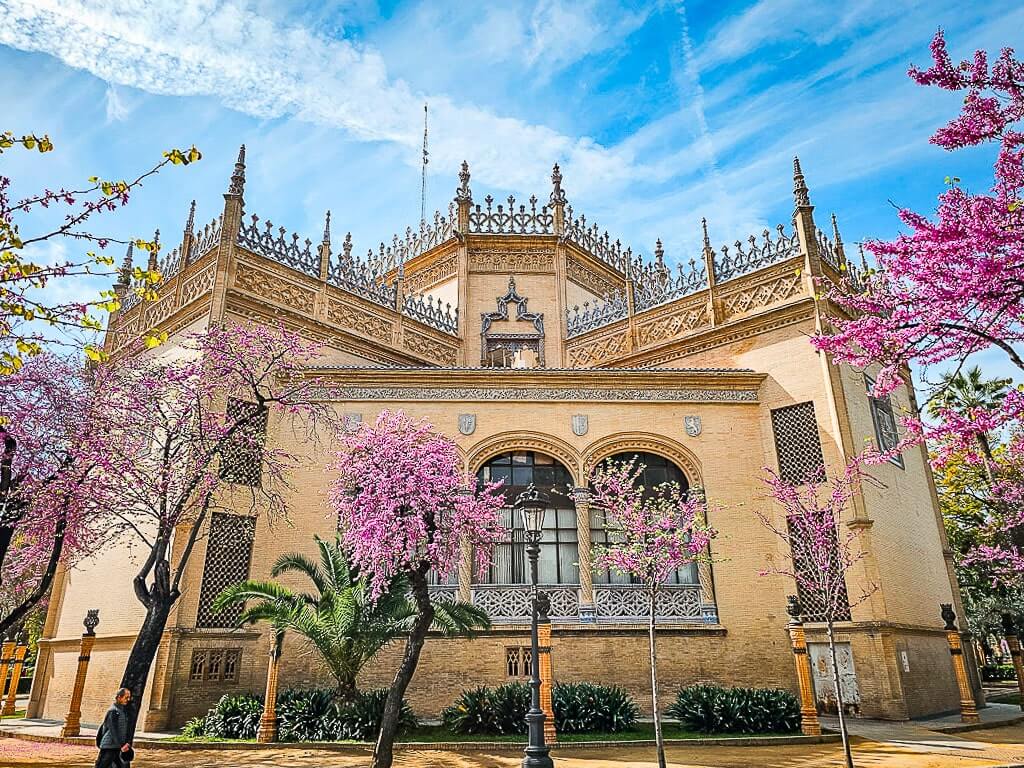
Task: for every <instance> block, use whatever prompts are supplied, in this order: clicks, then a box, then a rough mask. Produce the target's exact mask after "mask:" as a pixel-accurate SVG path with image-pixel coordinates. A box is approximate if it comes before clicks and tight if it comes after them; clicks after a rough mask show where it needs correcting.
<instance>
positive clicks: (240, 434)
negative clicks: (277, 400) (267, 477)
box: [220, 397, 267, 487]
mask: <svg viewBox="0 0 1024 768" xmlns="http://www.w3.org/2000/svg"><path fill="white" fill-rule="evenodd" d="M258 408H259V406H258V405H257V404H256V403H249V402H246V401H245V400H239V399H237V398H234V397H232V398H230V399H229V400H228V407H227V423H228V424H229V425H231V424H235V423H239V422H242V426H241V427H240V428H239V429H238V430H237V431H236V432H235V433H234V434H233V435H232V436H231V438H230V439H229V440H228V441H227V444H226V445H225V446H224V451H223V453H222V454H221V461H220V476H221V477H222V478H224V479H225V480H227V481H228V482H230V483H238V484H239V485H249V486H253V487H255V486H258V485H259V484H260V476H261V475H262V470H263V442H264V440H265V439H266V435H267V411H266V410H263V411H259V410H258ZM246 420H247V421H246Z"/></svg>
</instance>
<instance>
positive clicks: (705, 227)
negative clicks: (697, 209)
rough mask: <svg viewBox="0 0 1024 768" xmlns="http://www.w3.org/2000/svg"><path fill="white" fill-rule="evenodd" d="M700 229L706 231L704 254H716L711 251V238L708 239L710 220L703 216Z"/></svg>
mask: <svg viewBox="0 0 1024 768" xmlns="http://www.w3.org/2000/svg"><path fill="white" fill-rule="evenodd" d="M700 227H701V229H703V230H704V252H705V253H714V251H713V250H712V249H711V238H710V237H708V220H707V219H705V218H704V217H703V216H702V217H701V220H700Z"/></svg>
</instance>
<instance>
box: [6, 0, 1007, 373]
mask: <svg viewBox="0 0 1024 768" xmlns="http://www.w3.org/2000/svg"><path fill="white" fill-rule="evenodd" d="M939 27H941V28H943V29H944V30H945V32H946V37H947V40H948V43H949V47H950V50H951V53H952V54H953V56H954V58H964V57H967V56H970V55H971V53H972V52H973V51H974V49H976V48H987V49H988V50H990V51H996V50H998V49H999V48H1000V47H1002V46H1004V45H1012V44H1013V43H1014V42H1016V41H1015V40H1014V36H1015V33H1014V32H1013V30H1020V29H1021V28H1024V6H1022V5H1021V4H1020V3H1016V2H976V3H966V2H963V1H962V0H957V1H950V2H946V1H945V0H930V2H927V3H925V2H921V3H917V2H899V1H898V0H886V1H885V2H882V1H881V0H861V1H860V2H850V3H842V2H811V3H808V2H806V0H755V1H754V2H750V1H749V0H747V1H745V2H744V1H741V0H704V1H703V2H701V1H699V0H679V1H678V2H647V3H645V2H633V3H615V2H601V1H600V0H577V1H576V2H569V1H568V0H566V1H563V0H535V1H531V2H516V0H505V1H504V2H501V3H469V2H442V1H441V0H433V1H432V2H431V1H427V0H417V1H414V2H372V1H371V0H351V1H348V0H333V1H332V0H327V1H325V2H286V1H285V0H176V1H175V2H157V1H155V0H122V1H121V2H114V1H113V0H77V1H76V0H62V1H55V0H30V1H29V2H21V0H0V69H2V71H3V72H4V85H5V94H4V97H3V98H4V112H5V117H6V120H5V121H4V123H5V124H4V125H3V129H5V130H8V129H9V130H12V131H14V132H15V133H18V134H21V133H27V132H33V131H34V132H36V133H39V134H42V133H48V134H49V135H50V137H51V138H52V140H53V142H54V144H55V147H56V149H55V151H54V152H52V153H50V154H47V155H44V156H40V155H37V154H29V153H24V152H22V153H11V152H7V153H5V154H4V155H3V156H2V160H0V162H2V165H0V172H2V173H4V174H5V175H9V176H11V177H12V178H13V180H14V182H13V193H14V194H15V195H19V194H29V193H30V192H33V191H35V190H38V189H39V188H41V187H51V188H52V187H59V186H71V185H73V184H80V183H82V182H83V181H84V180H85V179H86V178H88V177H89V176H92V175H99V176H102V177H105V178H121V177H129V176H131V175H132V173H133V172H138V171H140V170H143V169H145V168H147V167H149V166H151V165H152V164H154V163H155V162H157V161H158V160H159V159H160V156H161V154H162V152H163V151H165V150H167V149H169V148H171V147H180V148H186V147H188V146H189V145H192V144H195V145H196V146H197V147H198V148H199V149H200V150H201V151H202V152H203V155H204V157H203V159H202V160H201V161H200V162H199V163H197V164H194V165H191V166H188V167H185V168H181V167H176V168H172V169H168V170H167V171H165V172H163V173H161V174H160V175H159V176H158V177H156V178H155V179H152V180H150V181H147V183H146V184H145V187H144V189H142V190H141V191H140V192H139V193H138V194H137V195H136V196H135V197H133V199H132V201H131V203H130V205H129V207H128V208H126V209H125V210H124V211H122V212H120V213H118V214H116V215H112V216H108V217H106V218H105V219H104V220H103V222H102V226H100V225H99V223H97V226H95V227H94V229H95V230H97V231H100V230H102V231H103V232H106V233H109V234H111V235H115V236H121V237H127V236H132V237H143V238H147V239H148V238H149V237H150V235H151V233H152V231H153V230H154V229H155V228H160V230H161V232H162V237H161V240H162V242H163V243H164V244H165V248H167V249H168V250H169V249H170V248H171V247H173V246H174V245H175V244H177V242H178V241H179V240H180V237H181V235H180V233H181V230H182V228H183V226H184V223H185V218H186V215H187V211H188V205H189V201H191V200H192V199H196V200H197V201H198V213H197V219H198V220H199V221H207V220H209V219H211V218H213V217H214V216H216V215H218V214H219V213H220V212H221V210H222V207H223V198H222V197H221V195H222V194H223V192H225V191H226V190H227V183H228V177H229V175H230V173H231V169H232V165H233V163H234V159H235V156H236V155H237V152H238V146H239V145H240V144H242V143H245V145H246V147H247V161H248V163H247V182H246V190H245V202H246V211H247V213H256V214H258V215H259V216H260V217H261V218H263V219H268V218H269V219H271V220H272V221H273V222H274V224H275V225H278V224H280V225H282V226H285V227H286V228H287V229H288V230H290V231H294V232H298V233H299V234H300V235H301V236H302V237H303V238H305V237H309V238H310V239H311V240H313V241H314V242H316V241H317V240H318V239H319V237H320V233H321V231H322V229H323V217H324V212H325V210H327V209H330V210H331V211H332V231H333V234H334V237H335V241H336V242H335V250H337V249H338V247H339V245H340V239H341V237H343V236H344V233H345V232H347V231H351V233H352V236H353V240H354V243H355V250H356V252H365V251H366V249H368V248H370V247H373V246H375V245H376V244H378V243H379V242H380V241H381V240H387V241H390V239H391V236H392V234H394V233H401V232H404V230H405V228H406V227H407V226H410V225H415V224H416V223H417V222H418V220H419V210H420V193H421V189H420V163H421V155H422V140H423V104H424V103H427V104H429V108H430V139H429V152H430V162H429V164H428V167H427V171H428V175H427V189H426V198H427V209H428V212H429V211H433V210H434V209H441V210H445V209H447V206H448V202H449V201H450V200H451V199H452V196H453V193H454V190H455V187H456V186H457V183H458V179H457V174H458V166H459V164H460V163H461V161H462V160H467V161H468V162H469V166H470V170H471V173H472V181H471V187H472V189H473V193H474V198H475V199H476V200H477V201H480V200H482V198H483V197H484V195H486V194H488V193H490V194H493V195H494V196H495V197H497V198H504V197H505V196H507V195H508V194H514V195H516V196H517V198H520V199H523V200H525V199H526V198H528V197H529V196H530V194H536V195H537V196H538V197H539V198H541V199H542V200H546V199H547V196H548V194H549V192H550V178H549V177H550V172H551V166H552V164H553V163H555V162H558V163H560V164H561V166H562V171H563V175H564V181H563V187H564V189H565V190H566V193H567V195H568V198H569V202H570V203H571V204H572V205H573V207H574V209H575V210H576V211H577V212H585V213H586V215H587V219H588V220H589V221H596V222H598V223H599V224H600V226H601V227H602V228H604V229H607V230H608V231H609V232H611V234H612V237H613V239H614V238H616V237H618V238H621V239H622V241H623V242H624V243H626V244H629V245H630V246H632V248H633V249H634V251H639V252H641V253H645V254H650V253H651V252H652V251H653V248H654V243H655V240H656V239H658V238H660V239H661V240H662V241H663V242H664V244H665V250H666V258H667V259H668V260H669V261H677V260H681V261H688V260H689V259H690V258H691V257H695V256H697V255H698V254H699V242H700V220H701V218H702V217H706V218H707V220H708V224H709V229H710V233H711V238H712V240H713V241H714V243H715V245H716V247H717V246H720V245H721V244H724V243H729V244H731V243H732V242H733V241H735V240H737V239H740V240H746V238H747V236H748V235H750V234H752V233H755V232H760V231H761V230H762V229H763V228H764V227H765V226H769V227H774V225H775V224H777V223H787V224H788V222H789V219H790V216H791V213H792V206H793V202H792V192H791V190H792V159H793V156H794V155H799V156H800V159H801V163H802V166H803V170H804V173H805V175H806V177H807V183H808V185H809V187H810V193H811V200H812V202H813V203H814V205H815V206H816V211H815V216H816V219H817V221H818V224H819V226H821V227H822V228H823V229H825V228H827V224H828V217H829V214H830V213H832V212H835V213H836V214H837V216H838V218H839V222H840V229H841V232H842V235H843V239H844V241H845V242H846V243H848V244H851V243H855V242H857V241H860V240H863V239H867V238H889V237H892V236H893V235H894V234H896V233H897V232H898V231H900V228H901V225H900V222H899V220H898V218H897V215H896V213H897V207H909V208H913V209H915V210H918V211H925V212H927V211H931V210H933V209H934V207H935V197H936V195H937V194H938V193H939V192H941V191H942V189H943V183H944V179H945V177H947V176H958V177H960V178H961V179H962V182H963V183H964V184H965V185H966V186H967V187H968V188H972V189H976V190H984V189H986V188H987V187H988V185H989V182H990V179H991V166H992V161H993V159H994V157H995V151H996V150H995V147H982V148H976V149H972V150H969V151H961V152H957V153H952V154H950V153H947V152H945V151H944V150H941V149H939V148H937V147H935V146H933V145H930V144H929V143H928V137H929V136H930V134H931V133H932V132H933V131H934V130H935V129H936V128H937V127H939V126H940V125H942V124H943V123H944V122H945V121H946V120H948V119H949V118H950V117H952V116H953V115H954V114H956V112H957V111H958V108H959V101H958V96H957V95H956V94H951V93H948V92H944V91H940V90H937V89H934V88H924V87H921V86H918V85H916V84H914V83H913V82H912V81H911V80H910V79H909V78H908V77H907V75H906V71H907V67H908V66H909V65H910V64H911V63H914V64H918V65H923V66H927V64H928V63H929V62H930V57H929V53H928V43H929V41H930V40H931V38H932V36H933V35H934V33H935V31H936V30H937V29H938V28H939ZM428 215H429V214H428ZM23 234H24V233H23ZM848 250H852V248H849V249H848ZM115 255H117V256H118V257H119V256H120V254H115ZM84 289H85V286H82V285H79V284H72V285H68V286H65V287H62V288H61V290H63V291H68V292H70V293H72V294H73V293H74V292H75V291H80V290H84ZM983 362H985V363H986V364H987V367H989V368H991V373H992V374H993V375H994V374H996V373H1004V372H1008V369H1007V368H1005V367H1004V366H1003V365H1002V364H1001V361H999V360H998V358H995V357H993V358H992V359H991V360H988V359H983Z"/></svg>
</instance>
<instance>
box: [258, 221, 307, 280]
mask: <svg viewBox="0 0 1024 768" xmlns="http://www.w3.org/2000/svg"><path fill="white" fill-rule="evenodd" d="M249 218H250V221H249V222H248V223H247V222H246V221H245V219H243V220H242V223H241V226H240V227H239V229H238V244H239V245H240V246H242V247H243V248H247V249H249V250H250V251H252V252H253V253H256V254H259V255H260V256H264V257H266V258H268V259H270V260H271V261H276V262H277V263H278V264H283V265H285V266H286V267H291V268H292V269H294V270H297V271H299V272H302V273H303V274H306V275H309V276H310V277H319V275H320V256H319V255H318V254H317V253H316V251H314V250H313V247H312V246H313V241H312V240H310V239H309V238H308V237H307V238H306V239H305V240H304V241H303V242H302V243H301V244H300V242H299V236H298V235H297V234H295V233H292V236H291V239H288V238H286V237H285V235H286V234H287V233H288V230H286V229H285V228H284V227H279V228H278V229H277V232H276V233H275V232H274V225H273V223H272V222H271V221H269V220H267V221H265V222H264V223H263V228H262V229H261V228H260V227H259V221H260V217H259V216H257V215H256V214H255V213H254V214H252V216H250V217H249Z"/></svg>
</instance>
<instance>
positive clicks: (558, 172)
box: [551, 163, 565, 205]
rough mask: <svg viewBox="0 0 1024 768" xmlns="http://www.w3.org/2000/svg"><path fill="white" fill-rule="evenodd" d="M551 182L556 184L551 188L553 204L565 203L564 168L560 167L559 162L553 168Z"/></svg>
mask: <svg viewBox="0 0 1024 768" xmlns="http://www.w3.org/2000/svg"><path fill="white" fill-rule="evenodd" d="M551 183H552V185H553V186H554V189H552V190H551V204H552V205H564V204H565V190H563V189H562V169H561V168H559V167H558V163H555V167H554V168H552V169H551Z"/></svg>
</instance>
